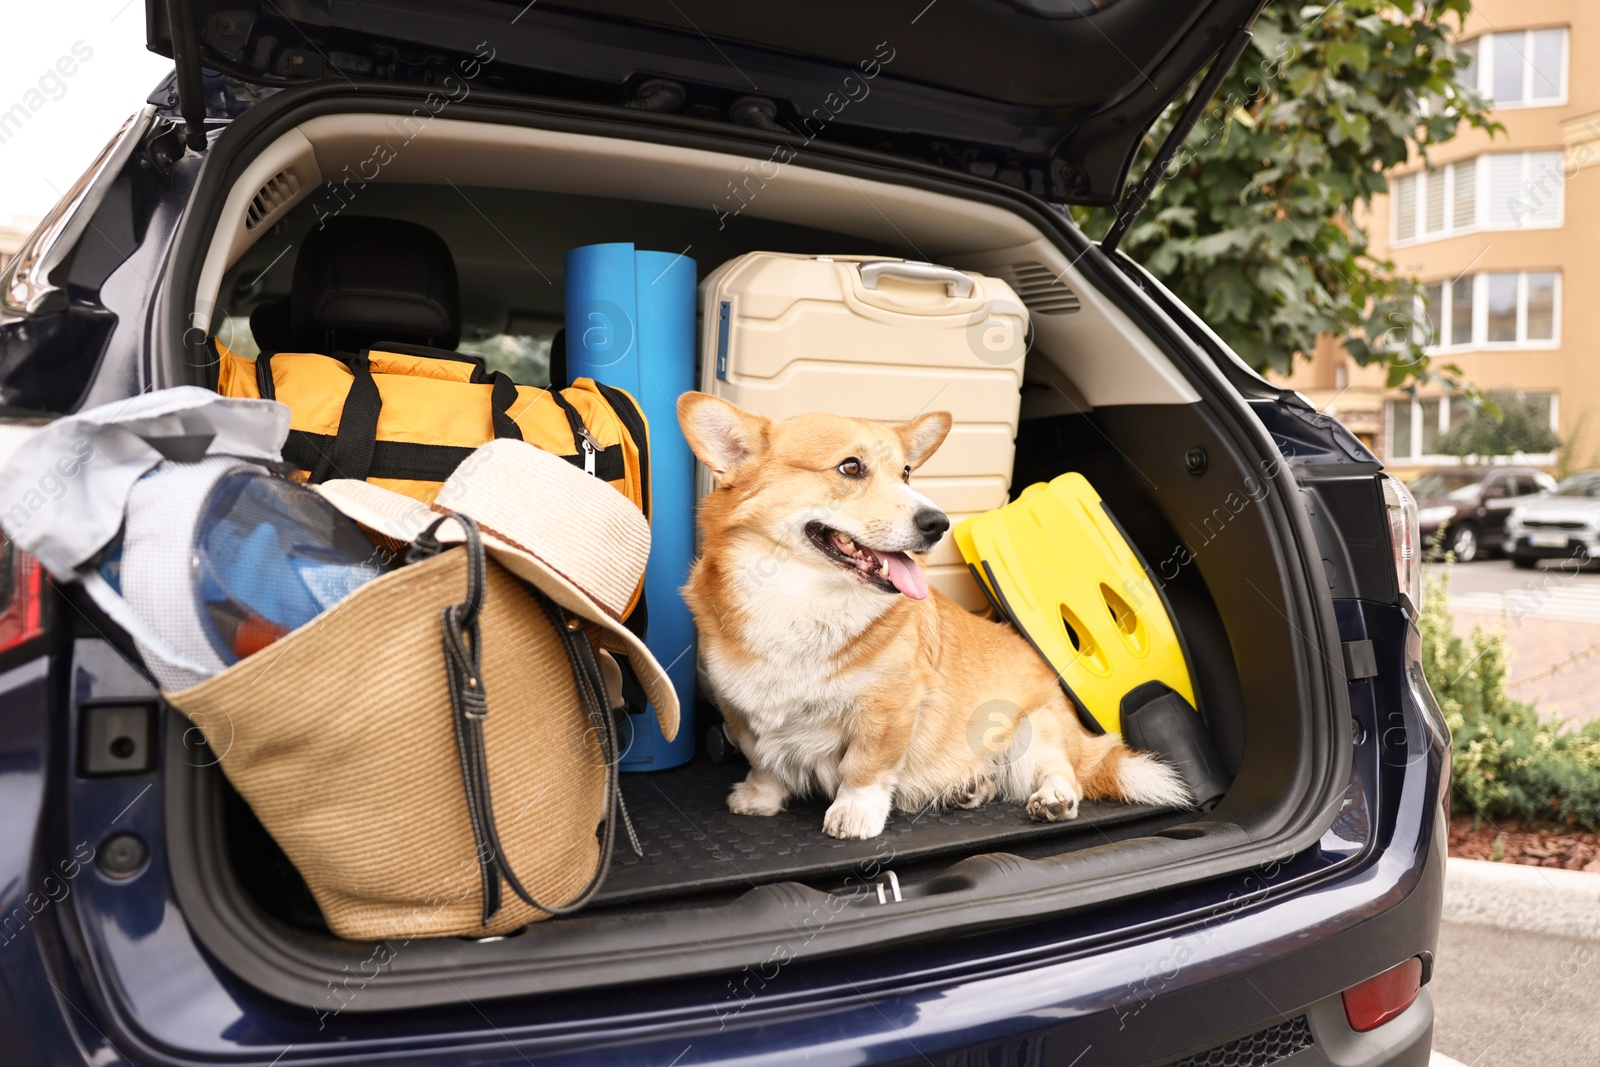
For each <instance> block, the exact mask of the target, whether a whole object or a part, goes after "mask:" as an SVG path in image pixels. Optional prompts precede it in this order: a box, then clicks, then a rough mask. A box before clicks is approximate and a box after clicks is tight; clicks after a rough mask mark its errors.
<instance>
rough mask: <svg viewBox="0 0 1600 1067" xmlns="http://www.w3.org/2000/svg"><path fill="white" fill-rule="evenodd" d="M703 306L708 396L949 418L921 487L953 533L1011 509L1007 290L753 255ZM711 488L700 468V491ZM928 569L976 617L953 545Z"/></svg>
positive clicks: (783, 406) (902, 270) (962, 279)
mask: <svg viewBox="0 0 1600 1067" xmlns="http://www.w3.org/2000/svg"><path fill="white" fill-rule="evenodd" d="M700 299H701V311H702V314H703V318H702V320H701V355H702V358H701V389H703V390H704V391H705V392H708V393H713V394H715V395H717V396H720V397H724V398H726V399H728V400H731V401H732V402H733V403H735V404H738V405H739V406H740V407H742V408H745V409H747V410H749V411H754V412H757V413H759V414H762V415H768V416H772V417H774V418H789V417H791V416H794V415H802V414H805V413H807V412H814V411H831V412H834V413H836V414H839V415H850V416H854V417H856V418H867V419H879V420H882V421H884V422H904V421H906V420H908V419H912V418H915V417H916V416H917V415H919V414H921V413H922V412H924V411H948V412H950V413H951V414H952V415H953V416H954V417H955V425H954V427H953V428H952V429H951V431H950V436H949V437H947V438H946V439H945V443H944V444H943V445H942V446H941V447H940V449H939V451H938V452H936V453H935V454H934V456H933V458H932V459H930V460H929V461H928V462H927V464H926V465H924V466H923V467H922V469H921V470H919V471H918V472H917V475H916V478H915V480H914V482H913V484H914V485H915V486H916V488H917V491H918V492H920V493H922V494H924V495H925V496H927V497H928V498H930V499H931V500H932V501H933V502H934V503H935V504H937V505H938V506H939V507H940V508H942V509H943V510H944V512H945V513H946V514H947V515H949V516H950V524H951V526H952V527H953V526H954V525H955V524H956V523H958V522H960V521H961V520H962V519H964V518H966V517H967V516H969V515H976V514H978V513H980V512H984V511H988V510H990V509H991V508H997V507H1000V506H1001V505H1003V504H1005V503H1006V500H1007V494H1008V491H1009V489H1010V485H1011V461H1012V456H1013V454H1014V451H1015V447H1016V446H1015V442H1016V436H1017V410H1018V407H1019V406H1020V403H1021V391H1022V361H1023V355H1024V354H1025V353H1026V352H1027V334H1028V313H1027V311H1026V309H1024V308H1023V306H1022V301H1020V300H1019V299H1018V298H1017V295H1016V293H1015V292H1013V291H1012V289H1011V287H1010V286H1009V285H1007V284H1006V283H1005V282H1003V281H1000V280H999V279H997V278H990V277H985V276H984V275H982V274H974V273H972V272H970V271H958V270H955V269H953V268H950V267H942V266H937V265H935V264H932V263H919V262H915V261H910V260H902V259H887V258H882V257H876V256H831V257H830V256H800V255H790V254H786V253H780V252H751V253H748V254H746V255H743V256H739V257H738V258H736V259H731V260H729V261H728V262H726V263H724V264H723V265H722V266H720V267H718V268H717V269H716V270H715V271H713V272H712V273H711V274H710V275H709V276H707V277H706V279H705V281H703V282H701V283H700ZM708 479H709V475H707V473H706V472H705V470H704V469H703V468H702V469H701V471H700V482H699V487H698V488H699V492H700V493H701V494H703V493H705V491H706V490H707V489H708V488H709V481H708ZM927 571H928V578H929V581H930V583H931V584H932V585H933V587H934V588H936V589H938V590H939V591H940V592H942V593H944V594H945V595H946V596H949V597H951V598H952V599H954V600H955V601H956V602H957V603H959V604H961V605H962V606H964V607H966V608H968V609H969V610H974V611H976V610H980V609H982V608H983V607H984V605H985V603H986V602H985V600H984V596H983V593H982V592H981V591H980V590H979V589H978V587H977V585H976V584H975V583H974V582H973V580H972V576H971V574H970V573H969V572H968V570H967V566H966V563H965V562H964V561H963V560H962V558H961V553H960V551H959V550H957V548H956V546H955V542H954V541H953V540H952V539H951V538H949V537H946V538H945V539H944V540H943V541H941V542H940V543H939V545H938V547H937V548H935V549H934V550H933V552H931V553H930V554H929V556H928V559H927Z"/></svg>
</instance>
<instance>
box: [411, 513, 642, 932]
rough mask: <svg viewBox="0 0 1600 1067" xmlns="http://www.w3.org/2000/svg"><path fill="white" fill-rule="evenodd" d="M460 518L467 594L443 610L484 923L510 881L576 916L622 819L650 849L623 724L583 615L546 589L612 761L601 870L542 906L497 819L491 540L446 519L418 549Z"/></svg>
mask: <svg viewBox="0 0 1600 1067" xmlns="http://www.w3.org/2000/svg"><path fill="white" fill-rule="evenodd" d="M451 518H453V519H454V520H455V521H456V522H459V523H460V524H461V526H462V528H463V529H464V530H465V531H466V538H467V540H466V549H467V595H466V599H464V600H463V601H462V602H461V603H459V604H451V605H448V606H447V607H445V608H444V610H443V612H442V613H441V617H440V622H441V629H442V630H443V634H444V654H445V669H446V672H447V675H448V678H449V684H450V704H451V709H452V718H453V720H454V724H455V733H456V751H457V754H458V755H459V757H460V761H461V778H462V782H463V783H464V785H465V787H466V793H467V812H468V816H469V818H470V820H471V823H472V834H473V839H474V843H475V845H476V847H477V855H478V869H479V875H480V879H481V882H482V889H483V922H484V924H485V925H487V924H488V922H489V920H490V919H492V918H494V916H495V915H496V914H497V913H498V912H499V911H500V904H501V889H500V882H501V879H502V878H503V879H504V880H505V882H506V884H507V885H509V886H510V887H511V890H512V892H514V893H515V894H516V895H517V896H518V897H520V898H521V899H522V900H523V901H524V902H525V903H527V904H528V906H529V907H533V908H537V909H538V910H539V911H542V912H545V913H547V914H550V915H568V914H571V913H572V912H575V911H577V910H578V909H579V908H581V907H582V906H583V905H584V904H586V903H588V901H589V899H590V898H591V897H593V896H594V894H595V893H596V892H597V891H598V890H599V888H600V884H601V883H602V882H603V881H604V880H605V876H606V872H607V871H608V870H609V869H610V867H611V851H612V849H613V848H614V847H615V845H616V824H617V821H618V819H619V817H620V818H621V820H622V821H623V822H624V823H625V824H626V825H627V832H628V836H629V838H630V839H631V841H632V845H633V848H634V851H635V852H639V853H641V854H642V849H641V848H640V846H639V840H638V837H637V836H636V835H635V834H634V832H633V827H632V825H631V823H629V822H628V819H627V813H626V810H625V809H624V808H623V807H622V797H621V793H620V787H619V782H618V773H617V762H618V759H619V753H618V751H617V727H616V722H615V720H614V719H613V718H612V717H611V714H610V713H609V711H608V710H607V709H606V703H607V701H606V697H605V692H606V689H605V680H604V676H603V675H602V674H601V673H600V664H599V661H598V660H597V659H596V658H595V654H594V648H593V647H592V646H591V645H590V643H589V639H588V637H587V636H586V635H585V634H584V632H583V624H582V620H581V619H579V618H578V617H577V616H574V615H570V614H569V613H568V612H566V611H565V610H564V609H563V608H561V607H560V606H559V605H557V604H555V602H554V601H552V600H550V598H548V597H546V596H545V595H544V594H543V593H540V592H539V591H538V590H533V594H534V598H535V599H536V600H537V601H538V602H539V604H540V606H541V607H542V608H543V609H544V612H545V615H546V616H547V617H548V618H549V619H550V623H551V625H552V627H554V629H555V631H556V633H557V634H558V635H559V637H560V639H561V642H562V647H563V648H564V649H565V650H566V653H567V658H568V661H569V663H570V664H571V667H572V674H573V680H574V682H575V684H576V688H577V691H578V694H579V697H580V698H581V699H582V700H583V703H584V707H585V710H586V711H587V712H588V715H589V721H590V725H591V726H592V727H593V729H594V731H595V735H596V737H597V739H598V740H599V742H600V752H601V757H602V758H603V759H604V760H605V766H606V786H605V789H606V807H605V810H606V821H605V831H604V835H603V840H602V841H601V842H600V859H599V862H598V863H597V864H596V865H595V871H594V875H593V876H592V877H591V878H590V879H589V882H588V884H587V885H585V886H584V887H583V889H582V890H580V891H579V892H578V894H577V896H576V897H574V898H573V899H572V900H570V901H568V902H567V903H565V904H541V903H540V902H539V901H537V900H535V899H534V898H533V895H532V894H531V893H529V892H528V890H527V888H526V887H525V886H523V884H522V881H521V880H520V879H519V878H518V877H517V875H516V872H515V871H513V870H512V869H511V864H510V862H509V861H508V860H507V859H506V857H505V849H504V848H503V847H502V846H501V844H500V833H499V829H498V827H497V826H496V824H495V817H494V805H493V798H492V797H491V795H490V791H489V764H488V758H487V755H486V753H485V750H484V742H483V721H484V719H485V718H486V717H487V716H488V714H489V705H488V697H487V694H486V693H485V692H484V684H483V670H482V647H481V644H480V639H481V635H480V631H479V618H478V617H479V614H480V612H481V610H482V608H483V594H484V588H485V583H486V576H485V562H484V552H483V540H482V538H481V537H480V535H479V533H478V526H477V523H475V522H473V521H472V519H471V518H469V517H467V516H465V515H453V516H442V517H440V518H439V519H437V520H435V521H434V522H433V523H432V525H430V526H429V527H428V529H427V530H425V531H424V532H423V533H422V534H421V536H419V537H418V538H417V539H416V542H415V544H414V545H413V547H412V552H411V557H412V558H413V559H416V558H422V557H426V556H430V555H433V554H435V553H437V552H438V550H439V543H438V540H437V538H436V536H435V533H436V531H437V530H438V528H439V525H440V524H441V523H443V522H445V521H448V520H449V519H451Z"/></svg>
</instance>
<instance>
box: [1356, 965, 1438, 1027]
mask: <svg viewBox="0 0 1600 1067" xmlns="http://www.w3.org/2000/svg"><path fill="white" fill-rule="evenodd" d="M1421 990H1422V957H1421V956H1412V957H1411V958H1410V959H1409V960H1406V961H1405V962H1404V963H1402V964H1400V965H1399V966H1398V967H1391V968H1389V969H1388V970H1387V971H1384V972H1383V973H1382V974H1380V975H1378V976H1377V977H1376V978H1368V979H1367V980H1366V981H1365V982H1362V983H1361V984H1360V985H1356V986H1351V987H1350V988H1349V989H1346V990H1345V991H1344V993H1343V994H1342V996H1343V997H1344V1017H1345V1018H1346V1019H1349V1020H1350V1029H1352V1030H1354V1031H1356V1032H1357V1033H1360V1034H1364V1033H1366V1032H1367V1031H1368V1030H1374V1029H1377V1028H1378V1027H1380V1026H1382V1025H1383V1024H1384V1023H1386V1022H1388V1021H1389V1020H1390V1019H1393V1018H1394V1017H1395V1016H1396V1015H1399V1014H1400V1013H1401V1012H1403V1011H1405V1010H1406V1009H1407V1008H1409V1007H1411V1004H1412V1002H1413V1001H1415V1000H1416V999H1417V994H1418V993H1419V992H1421Z"/></svg>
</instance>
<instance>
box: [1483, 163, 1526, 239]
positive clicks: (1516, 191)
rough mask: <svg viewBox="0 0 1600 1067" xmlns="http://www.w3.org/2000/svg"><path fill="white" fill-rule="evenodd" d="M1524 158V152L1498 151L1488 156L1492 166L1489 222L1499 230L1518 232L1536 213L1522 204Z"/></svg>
mask: <svg viewBox="0 0 1600 1067" xmlns="http://www.w3.org/2000/svg"><path fill="white" fill-rule="evenodd" d="M1522 156H1523V154H1522V153H1521V152H1496V153H1494V154H1493V155H1490V156H1487V157H1485V158H1486V159H1487V160H1488V163H1489V181H1488V183H1487V184H1488V188H1487V189H1486V190H1485V191H1486V193H1487V197H1488V201H1489V202H1488V204H1487V205H1485V206H1486V207H1487V209H1488V210H1487V212H1486V217H1485V223H1486V225H1488V226H1491V227H1493V228H1495V229H1500V230H1507V229H1514V228H1515V227H1516V226H1517V224H1518V222H1519V220H1524V221H1525V220H1526V218H1527V215H1528V214H1529V212H1530V211H1531V210H1532V208H1531V207H1530V206H1528V205H1525V204H1523V203H1522V162H1523V161H1522Z"/></svg>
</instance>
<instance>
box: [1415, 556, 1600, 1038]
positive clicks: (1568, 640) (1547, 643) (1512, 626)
mask: <svg viewBox="0 0 1600 1067" xmlns="http://www.w3.org/2000/svg"><path fill="white" fill-rule="evenodd" d="M1428 569H1429V570H1430V571H1433V572H1437V571H1439V570H1448V572H1449V574H1450V602H1451V606H1452V608H1453V609H1454V611H1455V621H1456V632H1457V633H1459V634H1461V635H1462V636H1463V637H1465V636H1467V635H1468V634H1469V633H1470V632H1471V631H1472V630H1473V628H1474V627H1477V626H1482V627H1485V628H1486V629H1491V630H1492V629H1496V628H1498V629H1503V630H1504V631H1505V635H1506V641H1507V643H1508V645H1509V647H1510V651H1511V656H1510V674H1509V677H1508V680H1507V685H1508V688H1509V689H1510V692H1511V695H1512V696H1513V697H1515V698H1517V699H1518V700H1526V701H1530V702H1532V703H1533V704H1534V705H1535V706H1536V707H1538V709H1539V711H1540V712H1541V713H1542V714H1544V715H1546V716H1548V717H1550V718H1559V719H1563V720H1566V721H1569V722H1573V723H1579V722H1585V721H1588V720H1590V719H1595V718H1600V568H1594V569H1591V568H1578V567H1575V566H1573V565H1572V564H1571V563H1570V562H1565V563H1563V562H1561V561H1552V562H1550V563H1546V564H1545V565H1543V566H1541V567H1540V568H1538V569H1536V570H1531V571H1523V570H1517V569H1516V568H1514V567H1512V566H1511V563H1510V562H1509V561H1508V560H1483V561H1481V562H1476V563H1460V564H1449V565H1445V564H1430V565H1429V566H1428ZM1595 1062H1596V1064H1600V1060H1596V1061H1595Z"/></svg>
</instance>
